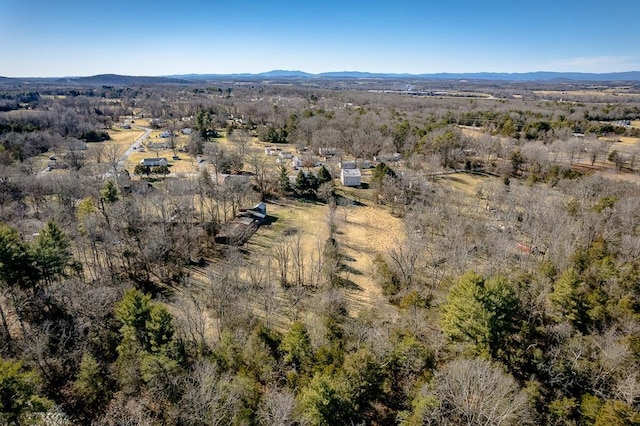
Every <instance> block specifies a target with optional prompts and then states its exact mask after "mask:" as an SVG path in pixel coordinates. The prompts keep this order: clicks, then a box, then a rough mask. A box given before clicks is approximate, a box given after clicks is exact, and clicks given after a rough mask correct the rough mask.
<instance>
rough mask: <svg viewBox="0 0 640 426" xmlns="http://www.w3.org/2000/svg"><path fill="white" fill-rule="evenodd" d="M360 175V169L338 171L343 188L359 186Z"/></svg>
mask: <svg viewBox="0 0 640 426" xmlns="http://www.w3.org/2000/svg"><path fill="white" fill-rule="evenodd" d="M361 178H362V174H361V173H360V169H342V170H340V182H342V184H343V185H344V186H360V180H361Z"/></svg>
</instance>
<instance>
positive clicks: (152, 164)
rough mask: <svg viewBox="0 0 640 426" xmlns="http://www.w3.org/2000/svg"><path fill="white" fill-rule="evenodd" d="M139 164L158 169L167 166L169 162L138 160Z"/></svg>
mask: <svg viewBox="0 0 640 426" xmlns="http://www.w3.org/2000/svg"><path fill="white" fill-rule="evenodd" d="M140 164H142V165H143V166H145V167H159V166H167V165H169V162H168V161H167V159H166V158H164V157H163V158H145V159H144V160H140Z"/></svg>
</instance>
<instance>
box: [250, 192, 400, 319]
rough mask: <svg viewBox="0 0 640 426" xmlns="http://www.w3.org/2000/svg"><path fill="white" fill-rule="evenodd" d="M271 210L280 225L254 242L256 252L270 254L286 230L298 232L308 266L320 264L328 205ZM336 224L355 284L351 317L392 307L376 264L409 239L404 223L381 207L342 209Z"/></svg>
mask: <svg viewBox="0 0 640 426" xmlns="http://www.w3.org/2000/svg"><path fill="white" fill-rule="evenodd" d="M267 211H268V213H269V215H270V216H274V217H276V218H277V220H276V221H275V222H274V223H273V225H271V226H268V227H262V228H260V229H259V230H258V232H257V233H256V235H254V236H253V237H252V239H251V240H250V241H249V243H248V244H247V249H248V250H249V251H250V252H252V253H254V254H260V253H269V252H270V251H272V250H273V247H274V244H277V241H278V238H279V237H280V236H281V235H282V233H283V232H284V231H285V230H289V229H294V230H296V232H297V235H298V236H299V238H300V245H301V248H302V250H303V252H304V253H305V256H306V262H307V264H310V262H313V261H315V260H317V259H318V257H319V256H320V253H321V252H322V248H323V247H324V244H325V241H326V240H327V237H328V235H329V233H328V212H329V207H328V206H327V205H325V204H320V203H305V202H297V201H291V202H287V203H285V204H282V205H277V204H268V206H267ZM336 222H337V228H338V234H337V240H338V244H339V247H340V251H341V253H342V254H343V256H344V261H343V264H344V266H345V268H344V269H345V270H344V271H343V272H342V277H343V278H344V279H345V280H346V282H348V283H349V285H347V288H345V289H344V296H345V299H346V300H347V303H348V309H349V312H350V313H351V314H352V315H357V314H358V313H359V312H361V311H362V310H363V309H367V308H369V307H371V306H375V305H379V304H387V303H388V302H387V300H386V298H385V297H384V296H383V295H382V292H381V289H380V287H379V286H378V285H377V284H376V282H375V281H374V280H373V277H372V273H371V272H372V262H373V258H374V256H375V255H376V253H379V252H385V251H387V250H389V249H390V248H392V247H394V246H395V245H396V244H398V243H399V242H400V241H402V240H403V239H404V235H405V234H404V227H403V224H402V220H401V219H399V218H396V217H393V216H392V215H391V214H390V213H389V212H388V211H387V210H386V209H385V208H384V207H381V206H348V207H345V206H340V207H338V209H337V211H336Z"/></svg>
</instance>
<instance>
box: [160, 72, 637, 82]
mask: <svg viewBox="0 0 640 426" xmlns="http://www.w3.org/2000/svg"><path fill="white" fill-rule="evenodd" d="M168 77H171V78H181V79H185V80H209V79H220V78H301V79H303V78H337V79H340V78H361V79H367V78H370V79H383V78H392V79H432V80H494V81H500V80H501V81H553V80H572V81H638V80H640V71H628V72H615V73H577V72H550V71H538V72H527V73H492V72H479V73H434V74H408V73H402V74H398V73H371V72H361V71H332V72H324V73H319V74H310V73H307V72H303V71H287V70H273V71H269V72H264V73H257V74H249V73H246V74H186V75H172V76H168Z"/></svg>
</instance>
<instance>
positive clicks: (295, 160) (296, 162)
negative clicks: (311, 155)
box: [291, 155, 302, 169]
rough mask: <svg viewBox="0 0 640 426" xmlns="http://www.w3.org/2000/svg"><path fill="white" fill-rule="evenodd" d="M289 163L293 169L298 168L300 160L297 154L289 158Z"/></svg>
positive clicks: (300, 165)
mask: <svg viewBox="0 0 640 426" xmlns="http://www.w3.org/2000/svg"><path fill="white" fill-rule="evenodd" d="M291 165H292V166H293V168H294V169H299V168H300V167H302V160H301V159H300V157H298V156H297V155H296V156H295V157H293V158H292V159H291Z"/></svg>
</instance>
